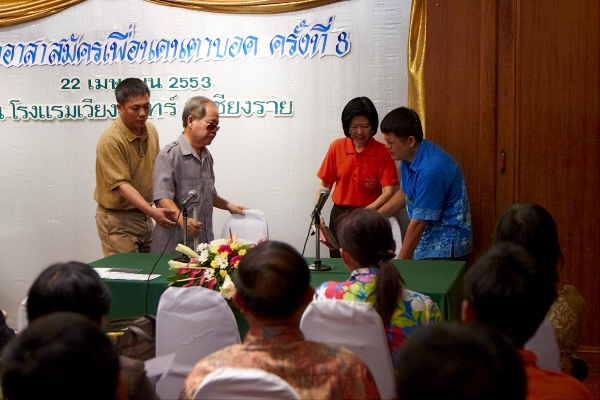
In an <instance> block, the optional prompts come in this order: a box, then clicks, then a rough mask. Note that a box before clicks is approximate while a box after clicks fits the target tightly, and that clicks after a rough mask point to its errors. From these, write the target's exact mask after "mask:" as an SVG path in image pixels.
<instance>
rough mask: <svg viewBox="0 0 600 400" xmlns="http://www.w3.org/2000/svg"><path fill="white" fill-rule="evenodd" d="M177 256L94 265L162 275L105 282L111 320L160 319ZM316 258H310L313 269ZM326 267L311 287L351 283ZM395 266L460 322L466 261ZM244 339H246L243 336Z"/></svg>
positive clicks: (134, 256) (340, 269)
mask: <svg viewBox="0 0 600 400" xmlns="http://www.w3.org/2000/svg"><path fill="white" fill-rule="evenodd" d="M177 256H178V255H174V254H164V255H163V256H162V257H159V255H158V254H148V253H145V254H144V253H119V254H114V255H112V256H109V257H106V258H102V259H100V260H98V261H94V262H92V263H91V264H90V265H91V266H92V267H94V268H132V269H139V270H141V271H140V272H139V274H149V273H150V271H151V270H153V271H152V273H153V274H160V276H159V277H158V278H155V279H152V280H150V281H147V280H141V281H140V280H117V279H105V282H106V283H107V285H108V287H109V288H110V290H111V292H112V295H113V299H112V304H111V308H110V311H109V313H108V320H113V319H119V318H127V317H134V316H141V315H144V314H152V315H156V310H157V309H158V301H159V300H160V296H161V295H162V293H163V292H164V291H165V290H166V289H167V287H168V286H167V285H168V281H167V277H168V276H169V275H171V274H172V271H170V270H169V265H168V261H169V260H171V259H173V258H175V257H177ZM313 261H314V258H306V262H307V263H308V264H309V265H310V264H312V263H313ZM321 261H322V263H323V264H324V265H328V266H330V267H331V271H311V272H310V283H311V286H312V287H315V288H316V287H317V286H319V285H320V284H321V283H323V282H326V281H338V282H342V281H345V280H347V279H348V277H349V276H350V273H349V272H348V269H347V268H346V267H345V266H344V264H343V262H342V259H340V258H324V259H322V260H321ZM393 263H394V265H396V267H397V268H398V271H400V274H401V275H402V277H403V278H404V280H405V281H406V287H407V288H408V289H410V290H413V291H415V292H419V293H423V294H426V295H427V296H429V297H431V299H432V300H433V301H435V302H436V303H437V305H438V306H439V308H440V310H441V312H442V314H443V315H444V318H446V319H460V309H461V304H462V282H463V277H464V273H465V269H466V263H465V262H464V261H447V260H426V261H414V260H393ZM234 314H236V320H237V321H238V324H239V325H244V327H242V326H240V332H241V333H243V334H245V332H246V330H247V326H246V322H245V321H244V320H243V317H242V316H241V315H240V314H239V313H237V312H236V313H234ZM242 336H243V335H242Z"/></svg>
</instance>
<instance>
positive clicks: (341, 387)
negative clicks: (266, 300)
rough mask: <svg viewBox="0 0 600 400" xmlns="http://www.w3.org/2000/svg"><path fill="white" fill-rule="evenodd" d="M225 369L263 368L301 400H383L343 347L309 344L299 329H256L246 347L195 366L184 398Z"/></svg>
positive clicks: (364, 369) (363, 368) (366, 370)
mask: <svg viewBox="0 0 600 400" xmlns="http://www.w3.org/2000/svg"><path fill="white" fill-rule="evenodd" d="M220 367H234V368H259V369H262V370H265V371H267V372H270V373H272V374H275V375H277V376H279V377H280V378H282V379H283V380H285V381H286V382H287V383H289V384H290V386H292V388H294V390H295V391H296V392H297V393H298V395H299V397H300V398H301V399H378V398H379V391H378V390H377V385H376V384H375V381H374V380H373V376H372V375H371V372H370V371H369V368H368V367H367V366H366V365H365V363H364V362H363V361H362V360H361V359H360V358H359V357H358V356H357V355H356V354H354V353H353V352H351V351H350V350H348V349H344V348H341V347H335V346H330V345H327V344H323V343H316V342H310V341H306V340H304V335H303V334H302V332H301V331H300V329H299V328H290V327H283V326H277V327H265V328H262V329H260V328H253V329H251V330H250V331H249V332H248V334H247V335H246V339H245V340H244V343H243V344H234V345H232V346H228V347H226V348H224V349H222V350H219V351H217V352H215V353H213V354H211V355H209V356H208V357H206V358H204V359H203V360H201V361H200V362H198V363H197V364H196V366H195V367H194V368H193V369H192V372H190V374H189V375H188V377H187V379H186V381H185V388H184V392H183V393H182V398H184V399H191V398H192V396H193V395H194V392H195V390H196V389H197V388H198V386H200V383H201V382H202V380H203V379H204V377H205V376H206V375H207V374H209V373H210V372H212V371H214V370H216V369H218V368H220Z"/></svg>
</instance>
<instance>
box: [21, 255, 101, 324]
mask: <svg viewBox="0 0 600 400" xmlns="http://www.w3.org/2000/svg"><path fill="white" fill-rule="evenodd" d="M110 301H111V293H110V290H109V289H108V287H107V286H106V284H105V283H104V282H103V281H102V279H101V278H100V276H98V274H97V273H96V271H94V270H93V269H92V268H91V267H90V266H89V265H87V264H83V263H80V262H76V261H71V262H68V263H58V264H53V265H51V266H49V267H48V268H46V269H45V270H44V271H42V273H41V274H40V275H39V276H38V277H37V279H36V280H35V281H34V282H33V285H31V287H30V288H29V294H28V298H27V318H28V319H29V321H30V322H31V321H33V320H35V319H36V318H38V317H41V316H42V315H46V314H50V313H52V312H56V311H72V312H76V313H79V314H83V315H85V316H87V317H89V318H91V319H92V320H94V321H96V323H98V324H101V323H102V319H103V317H104V316H105V315H106V314H108V309H109V307H110Z"/></svg>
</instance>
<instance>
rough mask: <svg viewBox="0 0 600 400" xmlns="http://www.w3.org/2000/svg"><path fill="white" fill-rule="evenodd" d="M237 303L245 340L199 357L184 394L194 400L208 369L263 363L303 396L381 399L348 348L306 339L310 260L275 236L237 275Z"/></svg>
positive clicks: (254, 252)
mask: <svg viewBox="0 0 600 400" xmlns="http://www.w3.org/2000/svg"><path fill="white" fill-rule="evenodd" d="M233 280H234V283H235V287H236V292H235V295H234V297H233V301H234V303H235V305H236V306H237V307H238V308H239V310H240V311H241V312H242V314H243V315H244V316H245V317H246V320H247V321H248V325H249V326H250V331H249V333H248V335H247V336H246V338H245V340H244V344H236V345H232V346H229V347H226V348H225V349H223V350H220V351H218V352H216V353H213V354H211V355H209V356H208V357H206V358H205V359H203V360H201V361H200V362H199V363H198V364H197V365H196V366H195V367H194V369H193V370H192V372H191V373H190V375H189V376H188V378H187V380H186V384H185V389H184V392H183V393H182V397H183V398H184V399H191V398H192V397H193V395H194V392H195V391H196V389H197V388H198V386H199V385H200V384H201V382H202V379H204V376H205V375H206V374H207V373H210V372H212V371H213V370H215V369H217V368H219V367H221V366H231V367H237V368H260V369H263V370H266V371H267V372H271V373H274V374H275V375H278V376H279V377H280V378H282V379H284V380H285V381H286V382H288V383H289V384H290V386H292V388H294V390H295V391H296V392H297V393H298V395H299V396H300V398H319V399H330V398H357V399H359V398H379V392H378V390H377V386H376V384H375V381H374V379H373V376H372V375H371V372H370V371H369V369H368V367H367V366H366V365H365V364H364V362H363V361H361V360H360V359H359V358H358V356H356V355H355V354H354V353H352V352H351V351H350V350H346V349H341V348H336V347H332V346H328V345H325V344H321V343H315V342H309V341H306V340H304V335H303V334H302V332H301V331H300V319H301V317H302V313H303V312H304V310H305V308H306V307H307V305H308V304H309V303H310V302H311V300H312V297H313V295H314V290H313V289H312V288H311V287H310V274H309V271H308V266H307V265H306V261H305V260H304V258H302V256H301V255H300V254H299V253H298V252H297V251H296V250H295V249H294V248H293V247H291V246H289V245H287V244H284V243H280V242H274V241H268V242H264V243H261V244H259V245H258V246H256V247H255V248H253V249H251V250H250V251H248V253H247V254H246V255H245V256H244V257H243V258H242V260H241V261H240V263H239V267H238V270H237V271H236V273H235V274H234V275H233Z"/></svg>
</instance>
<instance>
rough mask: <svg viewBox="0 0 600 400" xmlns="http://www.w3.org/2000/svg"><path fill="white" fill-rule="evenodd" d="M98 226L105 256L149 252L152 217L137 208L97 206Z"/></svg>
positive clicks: (152, 226) (152, 227)
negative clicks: (113, 208) (116, 208)
mask: <svg viewBox="0 0 600 400" xmlns="http://www.w3.org/2000/svg"><path fill="white" fill-rule="evenodd" d="M96 227H97V228H98V237H99V238H100V243H102V252H103V253H104V257H108V256H110V255H113V254H116V253H148V252H149V251H150V243H151V242H152V230H153V229H154V225H153V223H152V219H151V218H150V217H148V216H147V215H146V214H144V213H143V212H141V211H139V210H137V209H135V210H127V211H121V210H108V209H106V208H104V207H102V206H100V205H98V207H97V208H96Z"/></svg>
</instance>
